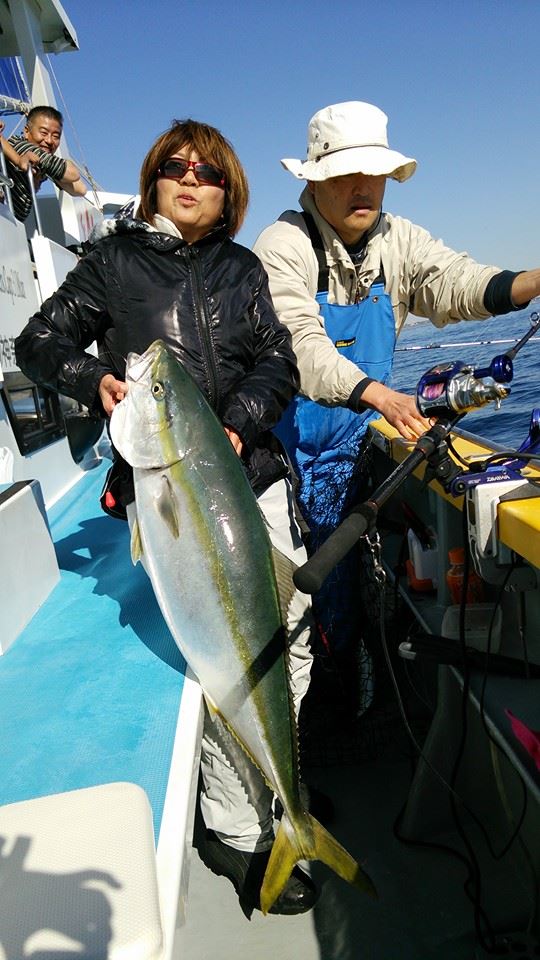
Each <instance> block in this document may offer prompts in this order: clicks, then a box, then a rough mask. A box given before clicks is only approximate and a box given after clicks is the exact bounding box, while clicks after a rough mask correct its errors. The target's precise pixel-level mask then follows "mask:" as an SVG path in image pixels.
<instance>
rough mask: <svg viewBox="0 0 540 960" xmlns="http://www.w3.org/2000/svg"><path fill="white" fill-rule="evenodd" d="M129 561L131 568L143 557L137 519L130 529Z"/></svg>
mask: <svg viewBox="0 0 540 960" xmlns="http://www.w3.org/2000/svg"><path fill="white" fill-rule="evenodd" d="M130 549H131V560H132V563H133V566H135V564H136V563H138V561H139V560H140V559H141V558H142V555H143V546H142V540H141V531H140V528H139V524H138V521H137V519H136V518H135V523H134V524H133V526H132V528H131V544H130Z"/></svg>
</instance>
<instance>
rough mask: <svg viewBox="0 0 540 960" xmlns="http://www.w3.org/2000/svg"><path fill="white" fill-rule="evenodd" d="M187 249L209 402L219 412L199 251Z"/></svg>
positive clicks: (215, 368)
mask: <svg viewBox="0 0 540 960" xmlns="http://www.w3.org/2000/svg"><path fill="white" fill-rule="evenodd" d="M185 249H186V253H187V258H188V265H189V268H190V273H191V277H192V281H193V289H194V293H195V297H194V303H193V307H194V313H195V320H196V322H197V327H198V330H199V334H200V338H201V343H202V348H203V359H204V361H205V366H206V372H207V374H208V400H209V403H210V405H211V406H212V407H213V408H214V410H217V409H218V405H219V400H220V393H219V377H218V375H217V364H216V357H215V350H214V344H213V342H212V337H211V335H210V317H209V315H208V309H207V306H206V295H205V292H204V283H203V278H202V270H201V264H200V260H199V255H198V253H197V251H196V250H194V249H193V247H191V246H189V247H187V248H185ZM179 252H180V251H179Z"/></svg>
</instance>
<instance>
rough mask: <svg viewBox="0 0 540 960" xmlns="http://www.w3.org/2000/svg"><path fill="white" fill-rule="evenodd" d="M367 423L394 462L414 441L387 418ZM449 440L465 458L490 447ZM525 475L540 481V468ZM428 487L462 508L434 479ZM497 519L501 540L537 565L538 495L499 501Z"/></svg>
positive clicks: (421, 469) (539, 559) (482, 442)
mask: <svg viewBox="0 0 540 960" xmlns="http://www.w3.org/2000/svg"><path fill="white" fill-rule="evenodd" d="M370 426H371V427H372V429H373V430H376V431H377V432H378V433H380V434H381V435H382V436H383V437H385V439H386V440H387V441H388V445H389V456H390V457H391V458H392V460H394V461H395V462H396V463H402V462H403V460H405V458H406V457H407V456H408V455H409V453H411V452H412V450H413V449H414V443H410V442H408V441H406V440H403V439H402V437H400V436H399V434H398V432H397V430H396V429H395V428H394V427H391V426H390V424H389V423H387V422H386V420H383V419H379V420H374V421H372V422H371V424H370ZM452 443H453V445H454V446H455V448H456V450H457V452H458V453H459V454H460V456H462V457H465V458H466V459H468V458H469V457H473V456H481V455H482V454H485V453H486V451H488V452H489V451H491V450H492V449H493V448H492V447H491V446H490V444H489V441H487V440H484V439H482V438H481V437H478V439H477V440H474V441H473V440H471V439H469V438H467V437H460V436H458V435H456V434H452ZM424 472H425V464H421V465H420V466H419V467H417V469H416V470H415V471H414V476H416V477H418V478H419V479H422V478H423V476H424ZM525 476H529V477H535V478H537V479H538V480H539V481H540V470H539V469H536V468H534V467H530V468H527V471H526V473H525ZM430 486H431V488H432V489H433V490H434V491H435V492H436V493H437V495H438V496H440V497H442V498H443V499H444V500H446V501H447V502H448V503H450V504H452V506H454V507H456V508H457V509H459V510H461V508H462V505H463V497H451V496H450V495H449V494H447V493H446V492H445V491H444V490H443V488H442V487H441V486H440V484H439V483H438V482H437V481H434V482H433V483H432V484H431V485H430ZM497 519H498V526H499V530H498V533H499V538H500V540H501V542H502V543H504V544H505V546H507V547H509V548H510V549H511V550H513V551H514V552H515V553H517V554H518V555H519V556H520V557H523V558H524V559H525V560H527V561H528V562H529V563H531V564H533V566H535V567H540V497H539V498H538V499H534V498H533V499H527V500H513V501H509V502H506V503H500V504H499V506H498V508H497Z"/></svg>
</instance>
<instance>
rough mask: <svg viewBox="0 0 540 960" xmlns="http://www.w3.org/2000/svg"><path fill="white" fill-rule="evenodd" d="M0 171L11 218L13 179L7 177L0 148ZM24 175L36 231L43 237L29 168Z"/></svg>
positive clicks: (0, 181)
mask: <svg viewBox="0 0 540 960" xmlns="http://www.w3.org/2000/svg"><path fill="white" fill-rule="evenodd" d="M0 171H1V174H0V186H1V187H3V188H4V191H5V194H6V198H7V202H8V207H9V209H10V210H11V213H12V214H13V216H15V210H14V208H13V197H12V195H11V190H12V188H13V186H14V181H13V178H12V177H10V176H9V175H8V169H7V163H6V158H5V155H4V151H3V150H2V147H1V146H0ZM26 175H27V179H28V188H29V190H30V197H31V200H32V210H33V212H34V216H35V218H36V230H37V232H38V233H39V235H40V236H43V227H42V225H41V218H40V216H39V208H38V204H37V200H36V189H35V186H34V176H33V172H32V168H31V167H29V168H28V170H27V172H26Z"/></svg>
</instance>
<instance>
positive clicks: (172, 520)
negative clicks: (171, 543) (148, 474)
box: [156, 473, 180, 540]
mask: <svg viewBox="0 0 540 960" xmlns="http://www.w3.org/2000/svg"><path fill="white" fill-rule="evenodd" d="M161 480H162V483H161V489H160V493H159V496H158V498H157V500H156V506H157V510H158V513H159V515H160V517H161V519H162V520H163V521H164V523H165V524H166V525H167V526H168V528H169V530H170V532H171V535H172V536H173V537H174V539H175V540H178V537H179V536H180V506H179V504H178V502H177V499H176V496H175V493H174V488H173V486H172V484H171V481H170V480H169V478H168V476H167V474H165V473H164V474H163V476H162V478H161Z"/></svg>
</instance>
